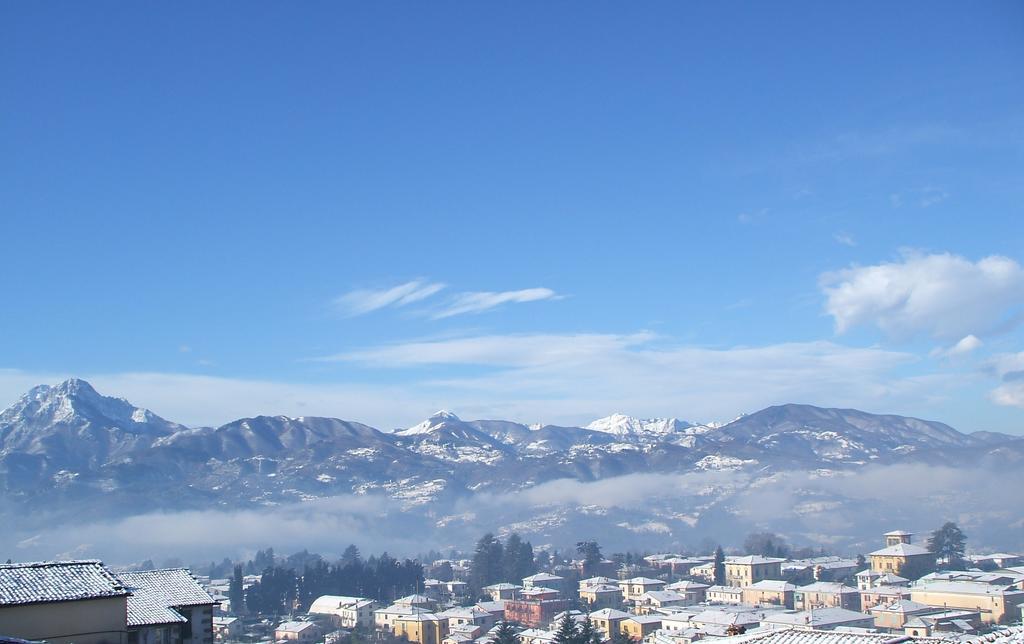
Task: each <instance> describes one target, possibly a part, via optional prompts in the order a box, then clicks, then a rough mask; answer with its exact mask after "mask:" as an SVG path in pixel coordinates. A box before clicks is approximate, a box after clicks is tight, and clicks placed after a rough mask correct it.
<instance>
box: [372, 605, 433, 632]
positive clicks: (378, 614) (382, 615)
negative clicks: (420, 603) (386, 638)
mask: <svg viewBox="0 0 1024 644" xmlns="http://www.w3.org/2000/svg"><path fill="white" fill-rule="evenodd" d="M429 612H430V610H429V609H426V608H419V607H416V606H409V605H405V604H392V605H390V606H386V607H384V608H378V609H377V610H375V611H373V625H374V626H375V627H376V628H377V630H381V631H384V632H385V633H394V632H395V622H396V621H398V619H399V618H400V617H405V616H407V615H417V614H421V613H429Z"/></svg>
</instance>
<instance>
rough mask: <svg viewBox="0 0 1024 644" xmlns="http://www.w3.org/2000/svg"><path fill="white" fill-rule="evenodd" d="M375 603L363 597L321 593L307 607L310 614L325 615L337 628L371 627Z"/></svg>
mask: <svg viewBox="0 0 1024 644" xmlns="http://www.w3.org/2000/svg"><path fill="white" fill-rule="evenodd" d="M376 606H377V604H376V602H374V601H373V600H372V599H366V598H365V597H349V596H346V595H321V596H320V597H317V598H316V599H315V600H313V603H312V604H311V605H310V607H309V614H310V615H325V616H328V617H330V618H331V623H332V624H333V625H334V626H337V627H338V628H347V629H353V628H366V629H369V628H371V627H373V611H374V609H375V608H376Z"/></svg>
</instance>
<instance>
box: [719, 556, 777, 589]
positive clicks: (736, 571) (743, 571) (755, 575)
mask: <svg viewBox="0 0 1024 644" xmlns="http://www.w3.org/2000/svg"><path fill="white" fill-rule="evenodd" d="M784 561H785V559H779V558H777V557H762V556H760V555H747V556H745V557H726V558H725V585H726V586H737V587H739V588H745V587H747V586H749V585H751V584H756V583H757V582H759V581H761V580H762V579H782V562H784Z"/></svg>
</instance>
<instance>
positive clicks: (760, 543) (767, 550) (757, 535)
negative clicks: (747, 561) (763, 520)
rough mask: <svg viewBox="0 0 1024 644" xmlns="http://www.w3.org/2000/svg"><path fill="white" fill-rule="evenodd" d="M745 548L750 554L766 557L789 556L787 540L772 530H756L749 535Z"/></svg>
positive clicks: (744, 543)
mask: <svg viewBox="0 0 1024 644" xmlns="http://www.w3.org/2000/svg"><path fill="white" fill-rule="evenodd" d="M743 549H744V551H746V553H747V554H748V555H762V556H765V557H788V556H789V546H787V545H786V541H785V540H784V539H783V538H782V537H780V536H778V535H776V534H774V533H772V532H754V533H751V534H748V535H747V538H746V540H744V542H743Z"/></svg>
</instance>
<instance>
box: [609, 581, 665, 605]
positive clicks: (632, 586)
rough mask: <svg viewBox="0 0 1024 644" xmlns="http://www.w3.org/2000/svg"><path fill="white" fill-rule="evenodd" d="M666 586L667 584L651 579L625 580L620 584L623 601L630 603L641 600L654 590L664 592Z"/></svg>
mask: <svg viewBox="0 0 1024 644" xmlns="http://www.w3.org/2000/svg"><path fill="white" fill-rule="evenodd" d="M665 585H666V582H664V581H662V580H660V579H652V578H650V577H633V578H632V579H623V580H621V581H620V582H619V588H620V589H621V590H622V599H623V600H625V601H626V602H630V603H632V602H634V601H636V600H637V599H639V598H640V596H641V595H643V594H644V593H649V592H651V591H652V590H664V588H665Z"/></svg>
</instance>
